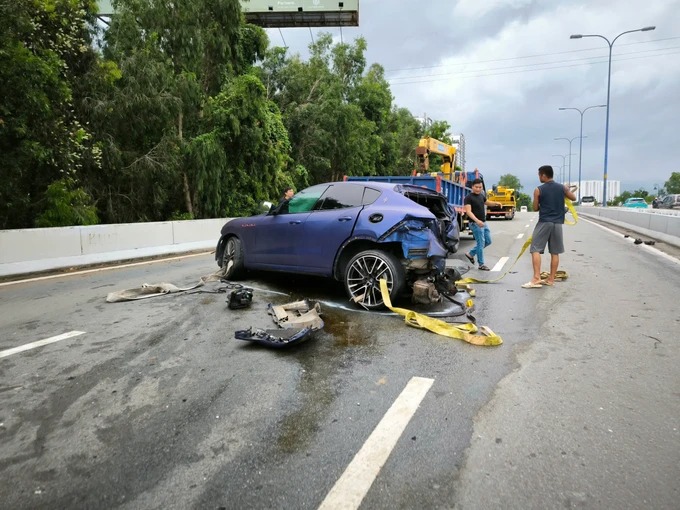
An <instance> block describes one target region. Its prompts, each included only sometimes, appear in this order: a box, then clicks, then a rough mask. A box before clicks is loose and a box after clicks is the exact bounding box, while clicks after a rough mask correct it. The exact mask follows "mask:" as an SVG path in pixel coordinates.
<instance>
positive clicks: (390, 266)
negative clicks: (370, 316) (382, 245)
mask: <svg viewBox="0 0 680 510" xmlns="http://www.w3.org/2000/svg"><path fill="white" fill-rule="evenodd" d="M382 278H384V279H386V280H387V289H388V290H389V293H390V299H391V300H394V299H396V297H397V295H399V292H400V291H401V289H402V287H403V286H404V282H405V280H406V276H405V271H404V267H403V266H402V265H401V263H400V262H399V259H397V257H396V256H394V255H392V254H391V253H389V252H385V251H378V250H366V251H362V252H359V253H357V254H356V255H355V256H354V257H353V258H352V260H350V261H349V264H347V268H346V269H345V290H346V291H347V295H348V296H349V298H350V300H351V301H354V302H355V303H359V304H360V305H362V306H363V307H365V308H367V309H369V310H379V309H381V308H384V307H385V303H384V302H383V298H382V294H381V292H380V280H381V279H382Z"/></svg>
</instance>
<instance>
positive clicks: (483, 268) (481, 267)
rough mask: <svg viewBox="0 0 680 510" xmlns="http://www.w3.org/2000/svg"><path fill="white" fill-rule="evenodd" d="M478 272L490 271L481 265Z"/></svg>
mask: <svg viewBox="0 0 680 510" xmlns="http://www.w3.org/2000/svg"><path fill="white" fill-rule="evenodd" d="M479 270H480V271H491V269H489V268H488V267H486V266H485V265H484V264H482V265H481V266H479Z"/></svg>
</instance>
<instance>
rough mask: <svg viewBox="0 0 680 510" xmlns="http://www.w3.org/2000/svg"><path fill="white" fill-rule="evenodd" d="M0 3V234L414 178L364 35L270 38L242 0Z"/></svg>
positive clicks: (218, 210)
mask: <svg viewBox="0 0 680 510" xmlns="http://www.w3.org/2000/svg"><path fill="white" fill-rule="evenodd" d="M115 5H116V14H114V15H113V16H112V17H111V20H110V26H108V27H107V28H106V29H105V30H102V29H101V26H100V24H98V23H97V21H96V18H95V14H96V11H97V6H96V3H95V2H94V0H26V1H22V2H14V1H12V0H0V87H2V90H3V94H4V97H5V98H6V99H4V100H3V102H2V103H1V104H0V150H1V151H2V153H3V159H2V162H0V172H1V177H2V179H3V187H2V188H0V228H24V227H34V226H57V225H69V224H92V223H97V222H104V223H119V222H135V221H158V220H167V219H174V218H207V217H220V216H222V217H223V216H236V215H247V214H249V213H253V212H257V211H259V206H258V203H259V202H260V201H262V200H271V199H273V198H274V197H276V196H278V195H279V194H280V192H281V190H282V189H283V188H285V187H286V186H293V187H295V188H297V189H299V188H301V187H304V186H307V185H311V184H315V183H318V182H323V181H332V180H338V179H342V177H343V176H344V175H381V174H409V173H410V172H411V170H412V169H413V167H414V160H415V147H416V145H417V140H418V139H419V138H420V137H422V136H424V135H426V134H427V135H430V136H434V137H436V138H438V139H441V140H443V141H446V142H449V143H450V126H449V124H448V123H446V122H444V121H438V120H435V121H433V122H432V123H431V124H429V125H428V129H427V132H426V131H425V128H424V126H423V125H422V124H421V123H420V122H419V121H418V120H417V119H416V118H415V117H414V116H413V115H412V114H411V113H410V112H409V111H408V110H406V109H404V108H400V107H398V106H397V105H395V104H394V99H393V96H392V92H391V90H390V87H389V83H388V82H387V80H386V78H385V71H384V69H383V67H382V66H381V65H379V64H377V63H373V64H368V63H367V62H366V56H365V54H366V41H365V40H364V39H363V38H358V39H356V40H355V41H352V42H350V43H339V44H338V43H336V42H334V40H333V38H332V36H331V35H330V34H322V35H321V36H319V37H317V38H316V40H315V41H314V42H313V43H312V44H311V45H310V46H309V58H308V59H306V60H303V59H302V58H301V57H300V56H299V55H291V54H289V53H288V51H287V50H286V49H284V48H277V47H270V46H269V41H268V38H267V35H266V33H265V32H264V30H262V29H261V28H259V27H256V26H253V25H250V24H247V23H246V22H245V21H244V18H243V15H242V12H241V5H240V2H239V0H177V1H174V2H148V1H146V0H117V1H116V2H115Z"/></svg>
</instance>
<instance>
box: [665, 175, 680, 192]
mask: <svg viewBox="0 0 680 510" xmlns="http://www.w3.org/2000/svg"><path fill="white" fill-rule="evenodd" d="M663 187H664V189H665V190H666V193H668V194H669V195H675V194H677V193H680V172H673V173H672V174H671V176H670V178H669V179H668V180H667V181H666V182H665V183H664V185H663Z"/></svg>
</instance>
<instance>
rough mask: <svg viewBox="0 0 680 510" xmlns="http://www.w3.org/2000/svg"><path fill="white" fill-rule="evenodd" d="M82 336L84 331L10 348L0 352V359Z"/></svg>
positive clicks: (71, 332) (70, 332)
mask: <svg viewBox="0 0 680 510" xmlns="http://www.w3.org/2000/svg"><path fill="white" fill-rule="evenodd" d="M84 334H85V331H69V332H68V333H64V334H63V335H57V336H51V337H50V338H45V339H44V340H38V341H37V342H31V343H30V344H24V345H20V346H19V347H12V348H11V349H6V350H4V351H0V358H4V357H6V356H11V355H12V354H16V353H18V352H24V351H28V350H31V349H35V348H36V347H42V346H43V345H47V344H53V343H54V342H59V341H60V340H66V339H67V338H73V337H74V336H80V335H84Z"/></svg>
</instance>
